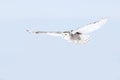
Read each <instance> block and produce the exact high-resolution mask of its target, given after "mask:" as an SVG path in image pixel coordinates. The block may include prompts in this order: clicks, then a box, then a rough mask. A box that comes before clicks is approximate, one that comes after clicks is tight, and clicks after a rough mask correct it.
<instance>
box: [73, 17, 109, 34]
mask: <svg viewBox="0 0 120 80" xmlns="http://www.w3.org/2000/svg"><path fill="white" fill-rule="evenodd" d="M107 20H108V18H103V19H101V20H99V21H96V22H93V23H90V24H88V25H86V26H84V27H82V28H79V29H77V30H73V33H76V32H80V33H84V34H88V33H91V32H93V31H95V30H98V29H99V28H100V27H101V26H102V25H104V24H105V23H106V22H107Z"/></svg>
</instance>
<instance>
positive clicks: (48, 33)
mask: <svg viewBox="0 0 120 80" xmlns="http://www.w3.org/2000/svg"><path fill="white" fill-rule="evenodd" d="M26 31H27V32H30V33H33V34H47V35H52V36H62V32H46V31H30V30H26Z"/></svg>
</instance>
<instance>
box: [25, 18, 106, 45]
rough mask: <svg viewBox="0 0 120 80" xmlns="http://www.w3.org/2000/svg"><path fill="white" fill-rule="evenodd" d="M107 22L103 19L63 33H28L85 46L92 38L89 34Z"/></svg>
mask: <svg viewBox="0 0 120 80" xmlns="http://www.w3.org/2000/svg"><path fill="white" fill-rule="evenodd" d="M107 20H108V18H102V19H100V20H99V21H95V22H92V23H90V24H87V25H85V26H84V27H82V28H78V29H75V30H69V31H63V32H47V31H30V30H26V31H27V32H30V33H34V34H47V35H52V36H60V37H62V38H64V39H66V40H67V41H69V42H74V43H77V44H85V43H87V42H88V41H89V37H90V36H89V35H88V34H89V33H91V32H93V31H95V30H98V29H99V28H100V27H101V26H103V25H104V24H105V23H106V22H107Z"/></svg>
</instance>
